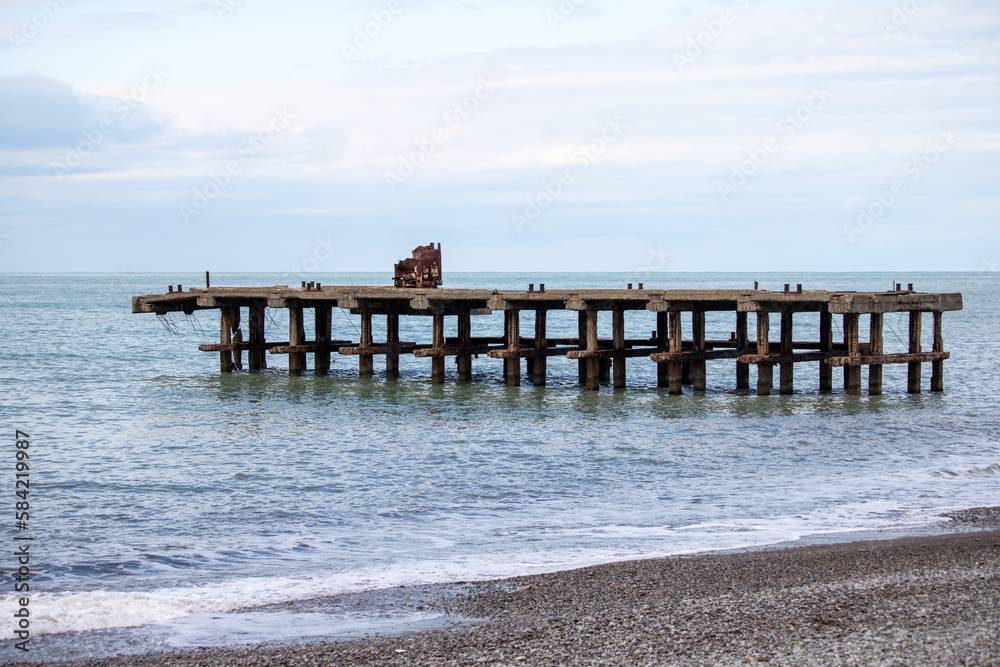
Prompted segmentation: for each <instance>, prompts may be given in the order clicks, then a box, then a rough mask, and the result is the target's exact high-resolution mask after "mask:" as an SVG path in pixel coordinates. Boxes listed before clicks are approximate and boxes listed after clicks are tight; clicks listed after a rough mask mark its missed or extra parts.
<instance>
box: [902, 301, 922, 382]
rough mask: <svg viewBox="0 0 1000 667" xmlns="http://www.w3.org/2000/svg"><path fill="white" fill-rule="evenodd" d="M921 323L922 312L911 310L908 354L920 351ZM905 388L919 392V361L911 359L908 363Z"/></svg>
mask: <svg viewBox="0 0 1000 667" xmlns="http://www.w3.org/2000/svg"><path fill="white" fill-rule="evenodd" d="M922 323H923V313H921V312H919V311H913V312H911V313H910V354H916V353H917V352H920V327H921V324H922ZM908 367H909V368H908V372H907V382H906V390H907V391H908V392H910V393H911V394H919V393H920V362H919V361H912V362H910V363H909V364H908Z"/></svg>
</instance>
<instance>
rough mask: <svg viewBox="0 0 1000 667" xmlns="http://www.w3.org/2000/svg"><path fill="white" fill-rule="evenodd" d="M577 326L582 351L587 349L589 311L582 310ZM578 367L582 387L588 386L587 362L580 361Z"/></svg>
mask: <svg viewBox="0 0 1000 667" xmlns="http://www.w3.org/2000/svg"><path fill="white" fill-rule="evenodd" d="M576 325H577V337H578V338H579V347H580V349H581V350H586V349H587V311H585V310H581V311H579V312H578V313H577V317H576ZM576 366H577V376H578V378H579V381H580V385H581V386H583V385H586V384H587V360H586V359H580V360H579V361H577V363H576Z"/></svg>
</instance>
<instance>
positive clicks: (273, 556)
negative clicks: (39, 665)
mask: <svg viewBox="0 0 1000 667" xmlns="http://www.w3.org/2000/svg"><path fill="white" fill-rule="evenodd" d="M303 278H307V279H308V280H315V281H319V282H322V283H323V284H324V285H369V284H371V285H385V284H389V282H390V276H389V275H387V274H385V273H371V274H362V273H344V274H335V273H330V274H321V273H317V274H315V275H310V276H308V277H304V276H299V275H296V274H275V273H246V274H213V275H212V283H213V285H232V286H236V285H245V286H265V285H281V284H287V285H298V284H299V283H300V281H301V280H302V279H303ZM640 281H641V282H644V283H645V286H646V287H647V288H656V289H681V288H683V289H701V288H750V287H751V286H752V285H753V283H754V281H758V282H759V283H760V286H761V288H765V289H776V290H779V289H782V286H783V284H785V283H790V284H792V285H793V289H794V285H795V284H798V283H801V284H803V285H804V287H805V289H830V290H856V291H868V290H872V291H885V290H888V289H890V288H891V285H892V284H893V283H894V282H899V283H903V284H904V285H905V284H907V283H914V287H915V289H917V290H918V291H927V292H961V293H962V295H963V297H964V306H965V307H964V309H963V310H962V311H960V312H952V313H946V314H945V316H944V339H945V348H946V349H947V350H949V351H950V352H951V358H950V359H949V360H948V361H946V362H945V391H944V392H943V393H930V392H928V391H926V389H927V388H928V386H929V379H930V365H929V364H925V366H924V388H925V392H924V393H921V394H908V393H907V392H906V366H905V365H895V366H887V367H886V369H885V379H884V393H883V395H881V396H868V395H867V394H863V395H861V396H849V395H847V394H846V393H845V392H844V391H843V384H842V382H840V372H841V371H840V370H839V369H836V370H835V376H834V377H835V381H836V383H835V390H834V391H833V392H832V393H827V394H821V393H819V391H818V389H817V384H818V380H817V378H818V371H817V368H818V364H816V363H809V364H798V365H797V367H796V378H795V379H796V388H795V393H794V394H793V395H790V396H778V395H772V396H769V397H759V396H757V395H755V393H754V392H746V391H738V390H737V389H736V381H735V362H733V361H732V360H720V361H711V362H709V363H708V389H707V391H705V392H704V393H703V394H698V395H694V394H693V393H692V391H691V388H690V387H685V390H684V395H683V396H670V395H668V394H667V392H666V390H664V389H658V388H657V387H656V372H655V364H653V363H652V362H650V361H649V360H648V359H642V358H638V359H630V360H629V361H628V383H629V386H628V388H627V389H625V390H614V389H612V388H611V387H610V386H603V387H602V388H601V390H600V391H598V392H592V391H586V390H585V389H583V388H581V387H580V386H579V385H578V383H577V367H576V362H575V361H570V360H566V359H564V358H551V359H550V361H549V366H548V374H549V383H548V386H546V387H534V386H532V385H531V384H530V382H527V381H526V382H524V384H522V386H520V387H507V386H505V385H504V383H503V377H502V363H501V362H500V361H499V360H494V359H489V358H487V357H485V356H483V355H481V356H480V357H479V358H477V359H475V360H474V361H473V373H474V377H473V382H472V383H471V384H467V385H459V384H458V383H457V382H456V372H455V366H454V364H453V363H451V361H452V360H450V359H449V361H448V364H447V378H446V382H445V384H443V385H432V384H431V383H430V360H429V359H414V358H412V357H404V358H403V359H402V361H401V376H400V378H399V380H398V381H389V380H386V379H385V377H384V367H383V365H382V359H381V358H379V357H376V360H375V376H374V377H373V378H372V379H371V380H362V379H359V378H358V373H357V358H356V357H349V356H340V355H334V364H333V369H332V370H331V372H330V374H329V375H326V376H322V375H315V374H313V372H312V370H311V369H312V358H311V356H310V357H309V360H308V365H309V370H308V371H307V372H306V373H305V374H303V375H302V376H298V377H293V376H289V374H288V373H287V370H286V368H287V357H286V356H281V355H268V366H269V368H268V369H267V370H266V371H263V372H253V373H251V372H249V371H246V370H243V371H239V372H235V373H232V374H220V372H219V355H218V354H217V353H207V352H200V351H199V350H198V345H199V344H201V343H211V342H218V339H219V317H218V311H202V312H196V313H195V314H194V315H192V316H185V315H184V314H183V313H175V314H173V315H172V316H170V317H168V318H158V317H156V316H155V315H153V314H132V312H131V305H130V297H131V296H133V295H137V294H153V293H163V292H165V291H166V289H167V285H177V284H182V285H184V287H185V289H187V288H188V287H191V286H199V285H203V284H204V275H203V274H183V273H177V274H152V273H114V274H64V273H56V274H0V340H2V341H3V346H2V351H0V415H2V420H0V421H2V426H3V431H4V432H5V433H4V434H3V435H2V437H3V438H5V439H6V442H5V443H4V444H3V446H2V447H0V452H3V453H2V454H0V488H3V489H5V491H4V492H3V493H2V494H0V516H4V517H6V518H5V519H4V521H3V531H2V537H0V539H3V540H4V542H5V543H4V544H3V545H2V547H0V571H2V573H3V577H2V579H0V618H2V619H3V620H2V621H0V644H2V647H0V662H8V661H14V660H18V659H41V658H63V657H80V656H86V655H104V654H108V653H115V652H120V651H126V652H128V651H133V652H144V651H152V650H164V649H171V648H184V647H191V646H235V645H240V644H252V643H257V642H264V641H270V642H287V641H302V640H308V639H315V638H322V637H336V636H340V635H343V634H344V633H345V632H354V633H359V632H361V633H363V632H367V631H369V630H371V631H377V630H378V629H379V628H380V627H382V626H383V625H385V624H388V625H389V626H394V627H405V626H407V624H411V623H412V624H414V627H416V626H418V625H420V624H426V623H433V621H434V620H435V618H437V617H438V616H439V613H438V612H436V611H434V609H433V608H430V607H428V608H424V609H421V608H419V607H420V606H419V605H418V606H406V607H405V608H399V609H392V610H389V609H388V608H382V609H374V608H373V607H372V605H370V604H360V603H359V604H358V605H356V606H355V607H356V608H352V607H351V606H350V605H340V606H338V607H337V608H336V611H335V612H333V611H330V609H324V608H322V607H308V606H306V607H303V606H302V601H306V600H313V599H317V598H325V597H327V596H336V595H341V594H352V595H353V594H360V593H363V592H366V591H380V590H388V589H393V588H395V587H399V586H418V585H424V584H448V583H451V584H455V583H458V582H470V581H479V580H485V579H494V578H502V577H510V576H514V575H523V574H533V573H542V572H551V571H558V570H565V569H571V568H578V567H583V566H587V565H592V564H597V563H607V562H612V561H620V560H627V559H637V558H655V557H663V556H670V555H684V554H695V553H703V552H712V551H718V550H725V549H734V548H746V547H757V546H761V545H769V544H776V543H783V542H790V541H791V542H796V541H802V540H810V539H811V540H815V539H817V538H820V539H822V538H824V536H826V537H828V538H829V539H837V536H842V535H845V534H851V533H855V532H859V531H862V532H863V531H891V530H896V531H899V530H903V531H907V530H910V531H919V530H921V529H925V528H927V527H930V526H936V525H940V524H941V523H942V522H943V521H946V519H943V518H942V514H943V513H945V512H948V511H951V510H956V509H962V508H969V507H978V506H986V505H997V504H1000V409H998V408H1000V347H998V346H997V345H996V337H997V332H998V331H1000V274H998V273H996V272H981V273H919V272H912V273H787V274H785V273H754V274H750V273H676V274H674V273H652V272H651V273H646V274H640V275H637V274H624V273H623V274H610V273H600V274H592V273H586V274H584V273H550V274H544V273H537V274H534V273H533V274H512V273H451V274H446V276H445V286H446V287H470V288H471V287H475V288H489V289H494V288H495V289H526V288H527V285H528V283H535V284H536V285H537V284H538V283H545V284H546V288H547V289H573V288H579V289H586V288H624V287H625V284H626V283H627V282H633V283H638V282H640ZM310 318H311V313H310V312H309V311H307V312H306V330H307V332H308V331H310V327H311V326H312V323H311V320H310ZM374 319H375V326H374V329H375V332H374V333H375V338H376V340H379V339H380V338H381V336H382V335H383V330H382V327H383V326H384V321H381V320H382V318H380V317H378V316H376V317H375V318H374ZM245 320H246V316H245V315H244V322H245ZM267 320H268V324H267V327H268V329H267V337H268V338H269V339H271V340H287V331H288V328H287V327H288V325H287V312H286V311H283V310H271V311H268V318H267ZM734 320H735V317H734V316H733V314H732V313H724V314H715V313H711V314H709V316H708V321H707V334H708V337H709V338H723V339H729V337H730V334H731V332H732V331H733V330H734V329H735V321H734ZM752 320H753V316H752V315H751V327H750V328H751V335H752V332H753V330H754V328H753V321H752ZM835 322H836V327H837V328H835V330H834V335H835V336H837V335H838V329H839V327H840V326H841V325H840V323H839V318H835ZM885 323H886V329H885V348H886V352H887V353H892V352H903V351H905V350H906V345H905V342H904V341H906V340H907V331H908V321H907V315H905V314H903V315H897V314H891V315H887V316H886V318H885ZM533 324H534V318H533V317H522V318H521V326H522V332H523V335H526V336H529V335H532V333H531V332H532V327H533ZM776 324H777V322H775V323H774V324H772V330H774V328H775V327H776ZM359 325H360V323H359V317H358V316H357V315H354V314H351V313H350V312H348V311H344V310H340V309H335V310H334V319H333V334H334V338H339V339H347V338H350V339H354V340H357V337H358V333H357V330H358V327H359ZM446 327H447V332H446V333H447V335H456V334H455V329H456V322H455V321H454V318H448V319H447V321H446ZM576 327H577V319H576V313H574V312H556V311H553V312H550V314H549V320H548V332H549V335H550V336H553V337H557V336H575V335H576ZM610 327H611V323H610V316H609V314H607V313H603V314H602V315H601V319H600V321H599V328H600V333H601V336H602V337H610ZM626 327H627V335H628V337H630V338H644V337H648V336H649V335H650V333H651V332H652V331H653V330H654V329H655V328H656V322H655V314H654V313H651V312H646V311H634V312H633V311H630V312H627V313H626ZM689 327H690V323H689V322H687V323H685V331H687V330H689ZM795 327H796V329H795V332H796V337H797V338H800V339H807V338H817V339H818V315H811V314H803V315H800V316H797V318H796V322H795ZM400 328H401V332H400V335H401V339H402V340H404V341H406V340H409V341H416V342H429V341H430V337H431V331H430V320H429V319H428V318H420V317H402V318H401V322H400ZM502 330H503V314H502V313H500V312H497V313H493V314H492V315H480V316H476V317H474V318H473V335H474V336H483V335H500V334H501V332H502ZM861 331H862V340H865V339H866V338H867V318H866V317H862V322H861ZM923 331H924V343H923V344H924V346H925V349H930V345H931V334H932V326H931V318H930V316H925V322H924V327H923ZM244 333H245V337H248V336H247V335H246V333H247V332H244ZM244 361H245V360H244ZM522 370H523V369H522ZM751 373H752V374H751V382H753V378H754V377H755V370H753V369H752V371H751ZM866 375H867V370H865V371H864V374H863V385H864V386H867V383H866V381H865V379H864V378H865V377H866ZM16 431H21V432H22V433H24V434H27V435H28V436H29V441H30V459H29V464H30V467H29V470H30V494H28V497H27V500H26V502H28V503H29V505H30V520H29V521H28V522H26V523H27V526H26V527H24V526H22V527H20V528H19V527H18V526H17V525H16V523H15V512H16V503H17V502H19V501H23V499H22V498H18V497H16V496H15V475H16V463H17V461H16V452H17V451H18V450H17V449H16V446H15V441H16V439H17V437H16ZM15 537H30V538H31V541H30V566H29V568H30V611H31V615H30V632H31V639H30V642H31V644H30V646H31V652H30V653H29V654H24V653H23V652H21V651H18V650H16V649H14V648H13V644H14V642H15V641H16V639H15V634H14V633H15V630H16V629H17V626H16V624H15V620H16V619H15V618H14V616H13V614H14V612H15V611H16V610H17V609H18V608H19V607H18V603H19V598H20V597H23V594H20V593H16V592H15V590H14V585H15V583H16V582H15V580H14V577H13V575H14V574H15V570H16V569H17V567H19V565H18V564H17V559H16V556H15V545H21V544H23V543H24V541H15V539H14V538H15ZM376 606H377V605H376ZM380 624H381V625H380ZM386 627H388V626H386Z"/></svg>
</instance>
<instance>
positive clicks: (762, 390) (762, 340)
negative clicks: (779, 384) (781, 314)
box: [757, 313, 774, 396]
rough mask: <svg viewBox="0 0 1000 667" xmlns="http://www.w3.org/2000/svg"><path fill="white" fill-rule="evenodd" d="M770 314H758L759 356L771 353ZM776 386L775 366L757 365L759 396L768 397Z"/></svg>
mask: <svg viewBox="0 0 1000 667" xmlns="http://www.w3.org/2000/svg"><path fill="white" fill-rule="evenodd" d="M770 335H771V319H770V313H757V354H770V353H771V339H770ZM773 385H774V365H773V364H757V395H758V396H768V395H770V393H771V387H772V386H773Z"/></svg>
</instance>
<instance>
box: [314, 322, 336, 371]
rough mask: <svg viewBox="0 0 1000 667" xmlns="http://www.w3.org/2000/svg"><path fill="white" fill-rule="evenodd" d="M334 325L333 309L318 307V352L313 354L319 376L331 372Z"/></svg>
mask: <svg viewBox="0 0 1000 667" xmlns="http://www.w3.org/2000/svg"><path fill="white" fill-rule="evenodd" d="M332 323H333V309H332V308H331V307H330V306H316V335H315V336H314V340H315V341H316V352H314V353H313V367H314V368H315V369H316V374H317V375H326V374H327V373H329V372H330V347H329V345H330V340H331V337H330V334H331V331H332V326H331V325H332Z"/></svg>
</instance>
